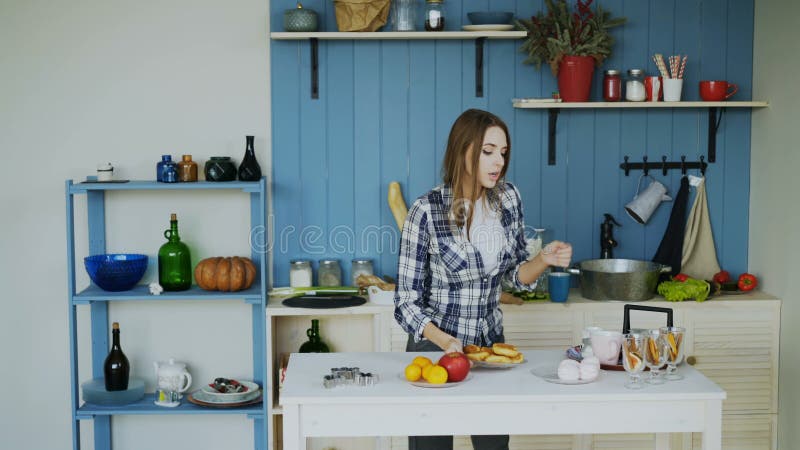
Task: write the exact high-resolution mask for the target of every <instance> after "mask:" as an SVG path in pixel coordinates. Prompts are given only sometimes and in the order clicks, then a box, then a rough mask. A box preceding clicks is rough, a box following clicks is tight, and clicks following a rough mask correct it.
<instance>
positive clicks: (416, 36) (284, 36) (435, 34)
mask: <svg viewBox="0 0 800 450" xmlns="http://www.w3.org/2000/svg"><path fill="white" fill-rule="evenodd" d="M527 35H528V33H527V32H526V31H375V32H364V33H361V32H332V31H319V32H314V33H292V32H285V31H282V32H274V33H270V34H269V36H270V38H272V39H275V40H290V41H299V40H304V39H320V40H340V41H341V40H353V41H356V40H367V41H369V40H371V41H375V40H441V39H444V40H448V39H449V40H458V39H462V40H463V39H478V38H487V39H521V38H524V37H525V36H527Z"/></svg>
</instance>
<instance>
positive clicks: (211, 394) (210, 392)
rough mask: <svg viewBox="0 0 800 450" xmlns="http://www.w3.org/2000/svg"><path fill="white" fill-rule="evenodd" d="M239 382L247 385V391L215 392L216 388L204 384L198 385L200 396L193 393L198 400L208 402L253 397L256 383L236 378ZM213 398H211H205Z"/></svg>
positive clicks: (224, 401) (237, 400) (223, 401)
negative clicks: (201, 394)
mask: <svg viewBox="0 0 800 450" xmlns="http://www.w3.org/2000/svg"><path fill="white" fill-rule="evenodd" d="M237 381H238V382H239V383H241V384H242V385H244V386H246V387H247V391H245V392H233V393H230V394H223V393H221V392H217V390H216V389H214V388H212V387H211V386H209V385H207V384H204V385H203V386H201V387H200V391H201V392H202V393H203V394H204V395H203V396H202V397H203V398H200V397H198V396H197V395H195V398H197V399H198V400H200V401H203V402H209V403H237V402H242V401H245V400H247V399H248V398H254V397H253V392H256V393H257V392H258V391H259V389H260V387H259V386H258V384H256V383H253V382H252V381H242V380H237ZM209 398H210V399H213V400H206V399H209Z"/></svg>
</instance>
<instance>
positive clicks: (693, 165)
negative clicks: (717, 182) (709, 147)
mask: <svg viewBox="0 0 800 450" xmlns="http://www.w3.org/2000/svg"><path fill="white" fill-rule="evenodd" d="M623 159H624V162H622V163H621V164H620V165H619V168H620V169H622V170H624V171H625V176H626V177H627V176H628V174H629V173H630V171H631V170H642V171H644V174H645V175H647V174H648V172H649V171H650V169H655V170H658V169H661V173H662V174H663V175H664V176H666V175H667V171H668V170H670V169H680V170H681V174H683V175H686V170H687V169H700V173H701V174H703V175H705V174H706V168H707V167H708V163H707V162H706V161H705V159H706V157H705V156H702V155H701V156H700V160H699V161H694V162H686V155H681V160H680V161H667V157H666V156H663V155H662V156H661V162H647V156H646V155H645V156H642V162H640V163H632V162H629V161H628V160H629V159H630V158H629V157H628V155H625V157H624V158H623Z"/></svg>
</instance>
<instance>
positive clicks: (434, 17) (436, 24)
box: [425, 0, 444, 31]
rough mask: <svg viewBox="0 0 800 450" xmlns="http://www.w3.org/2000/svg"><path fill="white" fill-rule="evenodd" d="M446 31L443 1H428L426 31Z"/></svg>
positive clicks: (426, 5)
mask: <svg viewBox="0 0 800 450" xmlns="http://www.w3.org/2000/svg"><path fill="white" fill-rule="evenodd" d="M442 30H444V9H443V8H442V0H426V4H425V31H442Z"/></svg>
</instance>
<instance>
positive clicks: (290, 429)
mask: <svg viewBox="0 0 800 450" xmlns="http://www.w3.org/2000/svg"><path fill="white" fill-rule="evenodd" d="M283 448H285V449H292V450H305V449H306V438H305V436H303V435H302V433H301V432H300V407H299V406H297V405H284V406H283Z"/></svg>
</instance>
